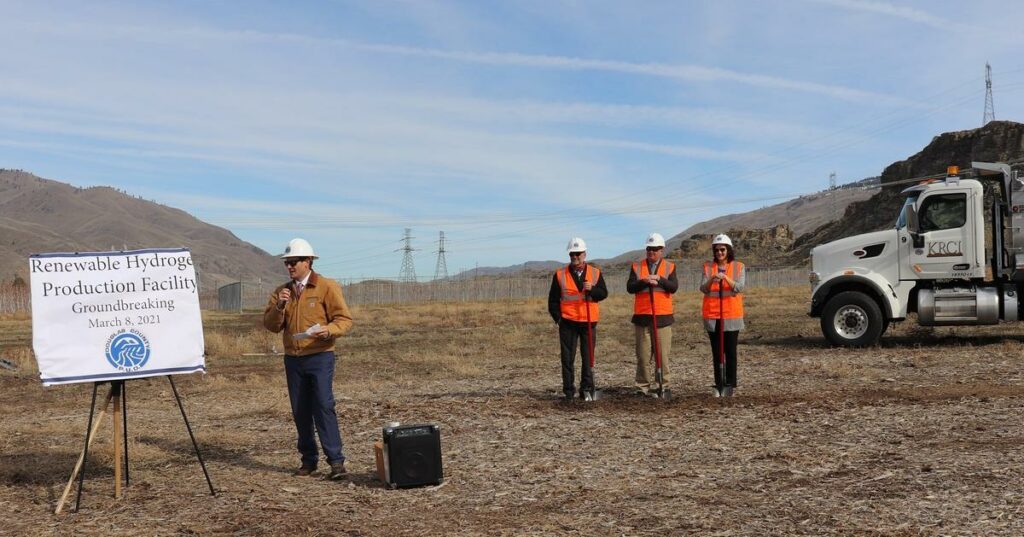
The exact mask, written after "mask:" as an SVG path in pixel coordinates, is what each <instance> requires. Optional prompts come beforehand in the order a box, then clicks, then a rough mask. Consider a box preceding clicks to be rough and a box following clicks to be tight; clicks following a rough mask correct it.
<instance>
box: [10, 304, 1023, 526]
mask: <svg viewBox="0 0 1024 537" xmlns="http://www.w3.org/2000/svg"><path fill="white" fill-rule="evenodd" d="M806 295H807V292H806V289H805V288H802V287H801V288H793V289H785V290H753V291H752V292H750V293H749V294H748V299H747V310H748V323H747V324H748V330H747V331H746V332H744V333H743V334H742V336H741V339H740V344H741V346H740V363H741V365H740V381H741V388H740V392H739V396H738V397H736V398H733V399H731V400H721V399H712V398H710V397H709V396H708V395H707V393H709V389H708V385H709V384H710V381H711V379H710V377H711V374H710V369H711V368H710V363H709V362H710V358H711V357H710V351H709V350H708V342H707V337H706V335H705V334H704V332H703V331H702V328H701V324H700V321H699V319H697V318H696V312H697V311H698V310H699V296H697V295H696V294H693V293H687V294H685V295H684V296H681V297H679V298H678V300H677V310H678V311H679V312H680V314H679V315H678V321H677V324H676V327H675V330H674V333H673V339H674V342H673V356H672V360H673V362H672V363H673V371H674V377H675V379H676V385H675V386H674V389H673V391H674V393H675V396H676V398H675V399H674V400H673V401H671V402H667V403H666V402H659V401H653V400H643V399H636V398H634V397H633V396H631V395H629V386H630V385H631V382H632V378H633V367H634V365H633V357H632V354H633V341H632V338H633V332H632V328H631V326H630V325H629V324H628V322H627V319H628V318H629V315H630V312H631V302H630V300H629V297H625V296H613V297H611V298H609V299H608V301H606V302H605V303H603V310H602V319H603V321H602V322H601V324H600V325H599V329H598V345H597V359H598V369H597V380H598V384H599V387H600V388H602V389H603V390H604V393H605V397H604V398H603V399H602V400H601V401H599V402H597V403H594V404H591V405H587V406H584V405H583V404H573V405H563V404H560V403H558V402H557V399H556V396H557V395H558V393H559V391H560V386H559V369H558V368H559V366H558V357H557V354H558V351H557V339H556V330H555V327H554V325H553V323H552V322H551V320H550V319H549V318H548V316H547V312H546V305H545V303H544V301H542V300H521V301H514V302H495V303H479V304H466V305H462V304H458V305H456V304H431V305H416V306H402V307H399V308H386V307H361V308H355V309H354V312H353V313H354V315H355V317H356V320H357V324H356V326H355V327H354V329H353V330H352V331H351V332H350V333H349V334H348V335H347V336H346V337H344V338H342V339H341V340H339V342H338V347H337V350H338V355H339V363H338V372H337V376H336V379H337V380H336V384H335V390H336V396H337V399H338V412H339V416H340V417H341V423H342V430H343V434H344V436H345V441H346V451H347V454H348V456H349V458H350V461H351V463H352V465H353V475H352V478H351V479H350V481H349V482H348V483H342V484H338V483H331V482H327V481H322V480H315V479H314V480H308V479H307V480H301V479H296V478H292V477H290V476H289V474H288V472H289V470H290V469H291V468H292V467H294V466H295V465H296V464H297V458H296V456H295V453H294V447H293V446H294V441H295V439H294V427H293V425H292V423H291V418H290V411H289V404H288V398H287V393H286V391H285V388H284V380H283V378H282V377H283V375H282V373H281V369H282V365H281V360H282V358H281V357H280V356H273V355H256V356H246V355H247V354H252V353H263V352H266V349H267V348H268V346H270V345H274V344H276V345H278V348H280V347H279V345H280V343H279V340H278V339H277V338H279V337H280V336H277V335H269V334H267V333H264V332H263V331H261V330H260V329H259V316H258V315H255V314H246V315H231V314H218V313H204V325H205V327H206V330H207V332H206V341H207V350H208V353H209V354H210V358H209V361H208V367H209V374H207V375H205V376H202V375H191V376H186V377H178V383H179V389H180V391H181V392H182V393H183V395H184V398H185V404H186V405H187V408H188V409H189V412H190V417H191V418H192V420H193V426H194V428H195V430H196V434H197V436H198V439H199V441H200V443H201V445H202V446H203V449H204V455H205V457H206V459H207V461H208V463H209V467H210V470H211V474H212V476H213V479H214V482H215V484H216V485H217V487H218V489H219V490H220V494H219V495H218V496H217V497H216V498H210V497H209V496H208V495H205V494H204V492H203V490H204V486H205V485H204V482H203V480H202V474H201V473H200V472H199V469H198V465H197V464H196V463H195V460H194V458H193V456H192V455H191V452H190V446H189V444H188V437H187V435H186V434H185V432H184V428H183V426H182V424H181V419H180V415H179V414H178V413H177V408H176V406H175V405H174V402H173V396H172V394H171V392H170V389H169V386H168V384H167V381H166V380H165V379H159V378H155V379H143V380H136V381H131V382H129V383H128V390H129V392H128V396H129V408H130V416H131V423H130V424H129V427H130V428H131V429H130V437H131V440H130V446H129V449H130V454H131V460H132V479H133V481H132V485H131V487H129V488H128V489H127V496H126V498H125V499H123V500H121V501H115V500H113V499H112V498H111V497H110V492H111V491H112V483H111V472H112V470H111V462H112V461H111V456H112V449H111V445H110V440H109V434H110V433H109V431H110V429H109V425H105V426H104V428H102V429H101V436H100V439H99V440H98V441H97V444H95V449H94V451H93V453H94V455H91V456H90V470H89V472H90V473H89V475H88V478H87V481H86V491H85V495H84V497H83V508H82V511H81V512H80V513H78V514H70V515H65V516H60V517H56V516H53V515H52V514H51V512H52V509H53V507H54V505H55V502H56V496H57V495H58V494H59V493H60V490H61V489H62V488H63V485H64V480H66V478H67V474H68V472H69V471H70V469H71V467H72V466H73V464H74V460H75V458H76V456H77V450H78V449H80V442H81V436H82V434H83V432H84V428H85V419H86V408H85V407H87V406H88V399H89V396H90V395H91V387H90V386H88V385H75V386H62V387H55V388H51V389H43V388H41V387H40V386H39V385H38V382H37V381H35V380H33V379H32V378H31V377H32V375H31V374H27V373H28V370H29V369H30V368H34V364H32V363H31V355H30V353H29V351H28V348H29V345H30V339H31V336H30V330H29V327H28V326H27V325H28V323H27V322H25V321H0V329H6V332H4V331H3V330H0V334H5V335H0V338H2V339H0V352H3V353H4V357H5V358H6V357H8V356H10V357H11V358H9V359H11V360H12V361H14V362H15V363H17V364H18V366H19V368H20V369H24V370H23V371H19V372H18V373H17V374H15V373H11V372H7V371H3V372H0V405H2V407H3V408H4V409H5V419H4V420H3V421H2V422H0V506H3V509H4V510H5V511H6V512H7V513H10V514H9V515H8V516H6V517H5V520H4V522H3V524H2V525H0V534H7V533H10V534H50V533H54V532H56V533H61V534H111V533H113V534H128V533H143V534H159V535H180V534H202V535H206V534H239V535H307V534H312V535H337V534H349V535H424V534H438V535H449V534H450V535H481V534H487V535H683V534H707V535H1020V534H1022V532H1024V521H1022V518H1021V517H1024V508H1022V505H1024V501H1022V500H1024V477H1022V475H1021V472H1020V468H1021V467H1022V466H1024V455H1022V454H1021V452H1020V446H1021V445H1024V424H1022V422H1021V419H1020V415H1021V409H1022V408H1024V375H1022V373H1021V372H1020V356H1021V354H1022V351H1024V343H1022V339H1021V337H1020V336H1019V335H1018V334H1019V329H1018V328H1016V326H1015V325H1005V326H997V327H985V328H977V329H966V328H958V329H945V328H944V329H935V330H922V329H918V328H915V327H913V326H910V325H908V324H906V323H904V325H902V326H894V327H893V328H892V329H891V332H890V334H887V337H886V339H885V340H884V341H883V343H882V345H880V346H878V347H875V348H871V349H866V350H848V349H830V348H827V347H826V346H825V345H824V344H823V340H822V338H821V336H820V333H819V331H818V326H817V321H816V320H814V319H810V318H808V317H807V316H806V314H805V311H806V298H807V297H806ZM4 323H6V324H4ZM392 420H395V421H402V422H406V423H409V422H430V423H438V424H440V425H441V428H442V441H443V445H444V460H445V472H446V477H447V479H446V484H445V485H444V486H442V487H438V488H426V489H414V490H404V491H387V490H385V489H383V488H382V487H381V486H380V485H379V484H378V483H376V482H375V481H374V478H373V475H372V472H373V459H372V451H371V446H372V443H373V441H374V440H375V439H377V438H378V437H379V435H380V427H381V426H382V424H384V423H385V422H388V421H392Z"/></svg>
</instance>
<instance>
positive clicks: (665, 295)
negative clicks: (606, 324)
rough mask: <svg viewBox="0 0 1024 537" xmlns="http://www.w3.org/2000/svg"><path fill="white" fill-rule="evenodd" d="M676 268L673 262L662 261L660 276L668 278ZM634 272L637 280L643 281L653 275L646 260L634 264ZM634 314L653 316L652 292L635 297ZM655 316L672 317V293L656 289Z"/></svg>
mask: <svg viewBox="0 0 1024 537" xmlns="http://www.w3.org/2000/svg"><path fill="white" fill-rule="evenodd" d="M675 268H676V266H675V265H674V264H673V263H672V262H671V261H666V260H664V259H662V260H661V263H658V276H661V277H663V278H668V276H669V275H670V274H672V271H673V270H675ZM633 272H634V273H635V274H636V276H637V278H639V279H641V280H643V279H645V278H647V276H649V275H650V274H651V273H650V271H649V270H647V261H646V260H644V261H641V262H639V263H633ZM633 314H634V315H650V314H651V293H650V291H647V290H644V291H640V292H638V293H637V294H635V295H633ZM654 314H655V315H672V293H669V292H668V291H666V290H664V289H661V288H658V287H655V288H654Z"/></svg>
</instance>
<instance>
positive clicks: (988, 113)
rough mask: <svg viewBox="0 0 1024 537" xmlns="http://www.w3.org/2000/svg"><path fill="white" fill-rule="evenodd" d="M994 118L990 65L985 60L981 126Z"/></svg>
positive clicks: (994, 107) (994, 109)
mask: <svg viewBox="0 0 1024 537" xmlns="http://www.w3.org/2000/svg"><path fill="white" fill-rule="evenodd" d="M995 118H996V106H995V105H994V104H992V66H991V65H989V64H988V62H985V115H984V116H982V118H981V126H982V127H984V126H985V125H988V122H989V121H992V120H994V119H995Z"/></svg>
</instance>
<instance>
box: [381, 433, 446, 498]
mask: <svg viewBox="0 0 1024 537" xmlns="http://www.w3.org/2000/svg"><path fill="white" fill-rule="evenodd" d="M384 480H385V481H386V482H387V484H388V486H390V487H395V488H397V487H417V486H422V485H439V484H440V483H441V482H442V481H444V472H443V471H442V470H441V430H440V428H439V427H438V426H437V425H403V426H400V427H385V428H384Z"/></svg>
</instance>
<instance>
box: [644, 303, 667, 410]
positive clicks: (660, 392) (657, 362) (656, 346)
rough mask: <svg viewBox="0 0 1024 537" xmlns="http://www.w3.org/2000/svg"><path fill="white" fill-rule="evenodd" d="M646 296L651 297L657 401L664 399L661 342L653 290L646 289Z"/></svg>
mask: <svg viewBox="0 0 1024 537" xmlns="http://www.w3.org/2000/svg"><path fill="white" fill-rule="evenodd" d="M647 294H648V296H650V297H651V338H652V339H653V340H654V380H655V381H656V382H657V383H658V399H664V398H665V386H664V383H663V382H662V380H664V379H662V372H661V342H659V341H658V316H657V315H656V314H655V312H654V288H653V287H648V288H647Z"/></svg>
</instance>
